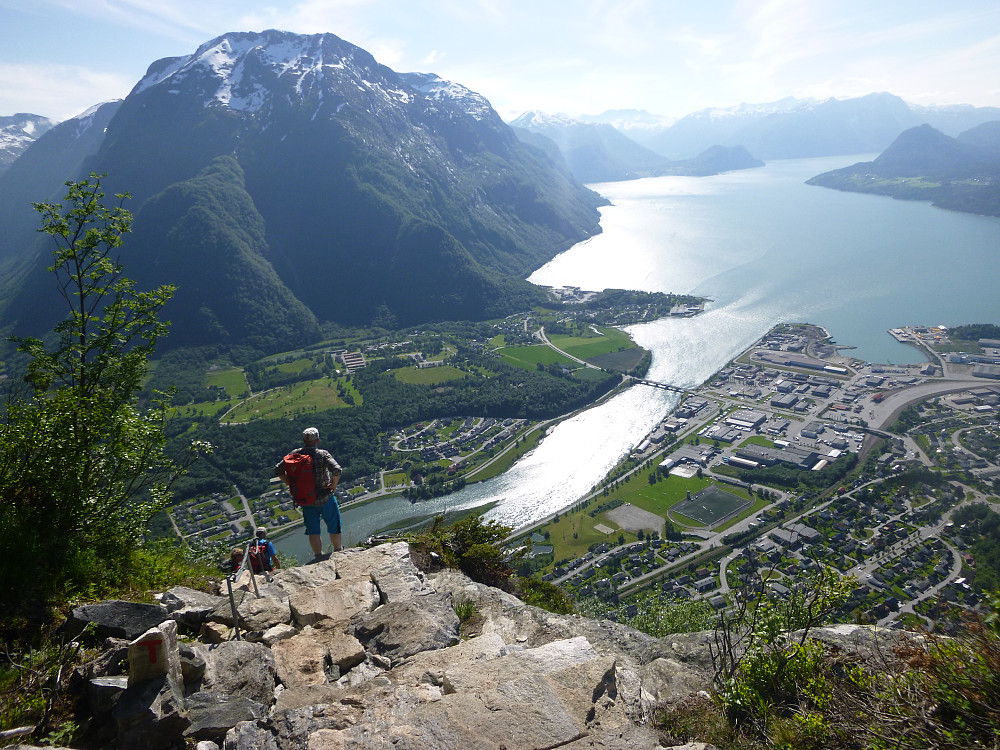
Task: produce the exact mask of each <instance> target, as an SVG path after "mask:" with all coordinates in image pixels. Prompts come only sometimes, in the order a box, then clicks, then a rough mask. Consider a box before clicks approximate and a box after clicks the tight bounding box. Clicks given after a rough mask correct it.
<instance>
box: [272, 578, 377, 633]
mask: <svg viewBox="0 0 1000 750" xmlns="http://www.w3.org/2000/svg"><path fill="white" fill-rule="evenodd" d="M378 605H379V592H378V589H377V588H375V584H374V583H372V582H371V581H370V580H356V579H338V580H334V581H330V582H328V583H324V584H323V585H321V586H316V587H315V588H303V589H300V590H298V591H296V592H295V593H293V594H292V595H291V597H290V598H289V606H290V607H291V611H292V616H293V617H294V618H295V622H296V623H297V624H298V625H300V626H305V625H314V624H315V623H317V622H319V621H320V620H330V621H332V622H335V623H343V624H346V623H347V622H348V621H349V620H350V619H351V618H352V617H354V615H356V614H358V613H362V612H371V611H372V610H373V609H375V608H376V607H377V606H378Z"/></svg>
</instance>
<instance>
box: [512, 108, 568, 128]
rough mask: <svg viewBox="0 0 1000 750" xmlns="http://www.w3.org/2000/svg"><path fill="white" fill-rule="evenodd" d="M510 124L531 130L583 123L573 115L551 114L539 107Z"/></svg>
mask: <svg viewBox="0 0 1000 750" xmlns="http://www.w3.org/2000/svg"><path fill="white" fill-rule="evenodd" d="M508 124H509V125H511V126H512V127H515V128H526V129H528V130H531V129H532V128H535V129H543V128H565V127H572V126H574V125H580V124H581V123H580V121H579V120H574V119H573V118H572V117H569V116H568V115H564V114H562V113H561V112H559V113H556V114H550V113H548V112H540V111H539V110H537V109H532V110H528V111H527V112H525V113H524V114H522V115H519V116H518V117H516V118H515V119H513V120H511V121H510V123H508Z"/></svg>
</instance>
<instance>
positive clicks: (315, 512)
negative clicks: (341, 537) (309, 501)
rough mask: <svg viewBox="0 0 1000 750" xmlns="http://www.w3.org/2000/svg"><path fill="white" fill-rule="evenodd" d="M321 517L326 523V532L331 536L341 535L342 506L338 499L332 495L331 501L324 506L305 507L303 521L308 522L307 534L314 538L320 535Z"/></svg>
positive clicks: (303, 507) (303, 508)
mask: <svg viewBox="0 0 1000 750" xmlns="http://www.w3.org/2000/svg"><path fill="white" fill-rule="evenodd" d="M320 517H322V518H323V520H324V521H326V530H327V531H328V532H329V533H331V534H339V533H340V506H339V505H338V504H337V498H336V497H335V496H334V495H330V499H329V500H327V501H326V502H325V503H323V504H322V505H303V506H302V520H303V521H305V522H306V534H307V535H308V536H314V535H317V534H319V533H320V522H319V520H320Z"/></svg>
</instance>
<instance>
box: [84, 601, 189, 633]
mask: <svg viewBox="0 0 1000 750" xmlns="http://www.w3.org/2000/svg"><path fill="white" fill-rule="evenodd" d="M168 617H169V613H168V612H167V610H166V608H165V607H162V606H160V605H159V604H143V603H141V602H126V601H122V600H120V599H112V600H109V601H104V602H97V603H96V604H84V605H83V606H80V607H77V608H76V609H74V610H73V612H72V614H71V615H70V617H69V619H67V621H66V628H67V630H68V631H69V633H70V635H72V636H74V637H75V636H76V635H77V634H78V633H80V632H81V631H83V629H84V628H85V627H86V626H87V625H92V626H93V628H94V635H95V636H96V637H97V638H98V639H100V640H104V639H105V638H124V639H125V640H129V641H131V640H134V639H135V638H137V637H138V636H140V635H142V634H143V633H145V632H146V631H147V630H149V629H150V628H152V627H155V626H156V625H159V624H160V623H161V622H163V621H164V620H166V619H167V618H168Z"/></svg>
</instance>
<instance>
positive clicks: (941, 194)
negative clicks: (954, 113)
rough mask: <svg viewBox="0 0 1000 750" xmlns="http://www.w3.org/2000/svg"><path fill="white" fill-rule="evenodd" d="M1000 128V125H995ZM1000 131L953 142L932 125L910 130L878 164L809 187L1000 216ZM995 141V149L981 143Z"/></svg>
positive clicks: (830, 176)
mask: <svg viewBox="0 0 1000 750" xmlns="http://www.w3.org/2000/svg"><path fill="white" fill-rule="evenodd" d="M996 125H997V126H1000V123H997V124H996ZM998 130H1000V128H998V127H995V126H991V127H988V128H987V127H984V128H983V130H982V131H978V130H977V132H974V133H971V134H962V135H960V136H959V138H950V137H948V136H946V135H944V134H943V133H941V132H939V131H937V130H935V129H934V128H932V127H931V126H930V125H920V126H919V127H915V128H910V129H909V130H907V131H905V132H903V133H902V134H900V136H899V137H898V138H897V139H896V140H895V141H894V142H893V143H892V145H891V146H890V147H889V148H887V149H886V150H885V151H884V152H883V153H882V154H881V155H879V156H878V158H876V159H875V160H874V161H870V162H860V163H858V164H854V165H852V166H850V167H844V168H843V169H837V170H834V171H832V172H825V173H823V174H821V175H817V176H816V177H813V178H812V179H810V180H809V181H808V182H809V184H810V185H820V186H823V187H830V188H835V189H837V190H849V191H853V192H860V193H877V194H879V195H891V196H893V197H894V198H902V199H906V200H929V201H933V203H934V205H936V206H941V207H942V208H949V209H952V210H956V211H966V212H969V213H978V214H986V215H990V216H1000V149H997V148H996V145H995V137H996V133H997V132H998ZM984 137H992V138H993V139H994V140H993V148H984V147H983V146H981V145H979V144H978V143H977V141H978V140H979V139H980V138H984Z"/></svg>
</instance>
